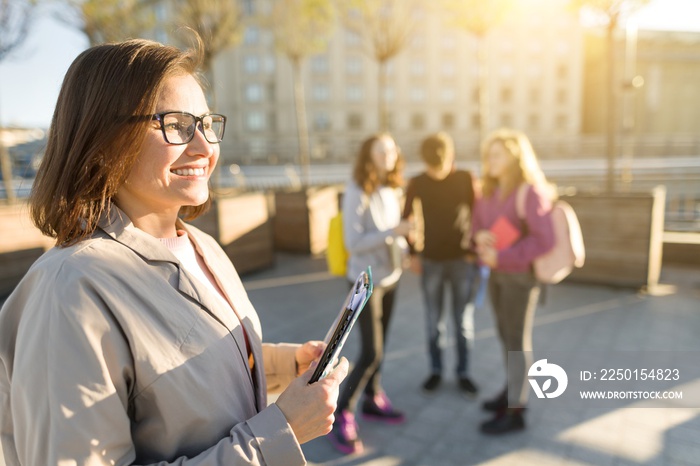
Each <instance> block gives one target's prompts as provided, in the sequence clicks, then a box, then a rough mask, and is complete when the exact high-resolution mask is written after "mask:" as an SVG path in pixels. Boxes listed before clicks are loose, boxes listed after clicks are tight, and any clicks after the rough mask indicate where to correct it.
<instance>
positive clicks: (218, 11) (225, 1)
mask: <svg viewBox="0 0 700 466" xmlns="http://www.w3.org/2000/svg"><path fill="white" fill-rule="evenodd" d="M169 4H170V5H172V6H171V8H170V16H169V17H170V22H171V24H172V25H173V26H174V27H175V28H176V29H178V28H181V27H183V26H186V27H188V28H190V29H192V30H194V31H195V32H196V33H197V34H198V35H199V36H200V37H201V38H202V40H203V41H204V62H203V63H202V68H203V69H204V71H205V73H210V72H211V67H212V63H213V61H214V59H215V58H216V56H217V55H218V54H219V53H221V52H222V51H224V50H226V49H228V48H230V47H233V46H234V45H236V44H237V43H238V42H240V40H241V38H242V37H243V30H244V27H245V23H244V11H243V9H242V7H241V5H240V3H239V1H238V0H174V1H172V2H170V3H169Z"/></svg>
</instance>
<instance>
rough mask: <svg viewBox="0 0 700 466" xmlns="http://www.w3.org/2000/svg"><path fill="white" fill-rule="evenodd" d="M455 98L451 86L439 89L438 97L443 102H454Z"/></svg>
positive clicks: (455, 95)
mask: <svg viewBox="0 0 700 466" xmlns="http://www.w3.org/2000/svg"><path fill="white" fill-rule="evenodd" d="M456 98H457V93H456V92H455V90H454V89H452V88H451V87H443V88H442V89H440V99H442V101H443V102H454V100H455V99H456Z"/></svg>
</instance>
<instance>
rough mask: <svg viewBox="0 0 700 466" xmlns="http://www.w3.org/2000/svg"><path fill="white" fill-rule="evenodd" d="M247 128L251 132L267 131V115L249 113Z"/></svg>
mask: <svg viewBox="0 0 700 466" xmlns="http://www.w3.org/2000/svg"><path fill="white" fill-rule="evenodd" d="M246 127H247V128H248V129H249V130H251V131H261V130H263V129H265V114H264V113H262V112H249V113H248V114H247V115H246Z"/></svg>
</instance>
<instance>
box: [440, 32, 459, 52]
mask: <svg viewBox="0 0 700 466" xmlns="http://www.w3.org/2000/svg"><path fill="white" fill-rule="evenodd" d="M441 43H442V48H443V49H445V50H454V48H455V47H456V46H457V40H456V39H455V36H454V35H453V34H447V33H446V34H444V35H443V36H442V38H441Z"/></svg>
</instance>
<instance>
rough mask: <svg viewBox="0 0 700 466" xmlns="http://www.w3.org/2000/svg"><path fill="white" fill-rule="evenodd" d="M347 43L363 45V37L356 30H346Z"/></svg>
mask: <svg viewBox="0 0 700 466" xmlns="http://www.w3.org/2000/svg"><path fill="white" fill-rule="evenodd" d="M345 45H348V46H350V47H357V46H360V45H362V37H361V36H360V35H359V34H358V33H356V32H354V31H348V30H346V31H345Z"/></svg>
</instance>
